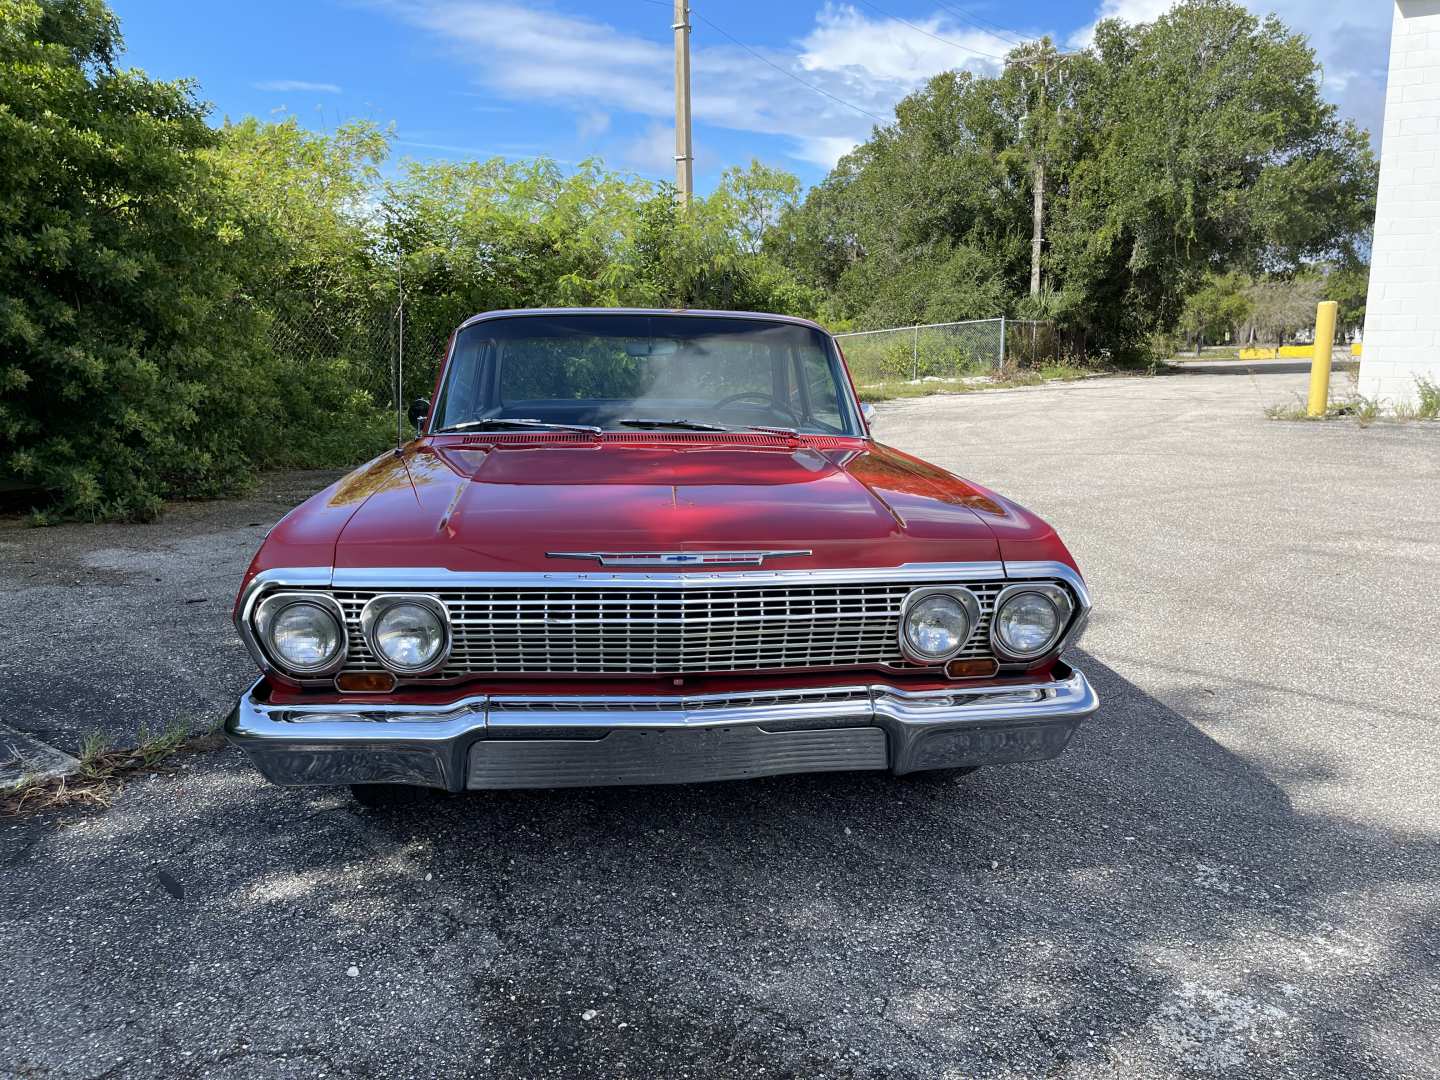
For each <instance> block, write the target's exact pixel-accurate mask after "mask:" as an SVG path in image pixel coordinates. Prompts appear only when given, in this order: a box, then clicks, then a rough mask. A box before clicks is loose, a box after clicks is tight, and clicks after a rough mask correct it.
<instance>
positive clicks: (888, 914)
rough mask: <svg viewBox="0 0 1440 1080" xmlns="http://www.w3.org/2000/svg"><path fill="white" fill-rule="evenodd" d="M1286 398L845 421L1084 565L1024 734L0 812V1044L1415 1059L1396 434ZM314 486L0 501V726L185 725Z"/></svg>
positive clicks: (1413, 888) (1408, 568)
mask: <svg viewBox="0 0 1440 1080" xmlns="http://www.w3.org/2000/svg"><path fill="white" fill-rule="evenodd" d="M1304 383H1305V379H1304V376H1303V374H1296V373H1288V372H1287V373H1283V374H1274V373H1255V374H1243V373H1237V374H1194V373H1191V374H1184V375H1170V376H1162V377H1157V378H1153V379H1101V380H1092V381H1087V382H1082V383H1076V384H1068V385H1062V386H1047V387H1040V388H1027V389H1019V390H1010V391H996V392H987V393H980V394H969V395H960V396H946V397H932V398H923V399H914V400H908V401H902V402H895V403H890V404H886V405H882V406H881V408H880V417H879V422H878V433H879V435H880V437H882V438H883V439H885V440H886V441H889V442H893V443H894V444H896V445H898V446H901V447H902V448H904V449H907V450H910V451H912V452H915V453H918V454H920V455H921V456H922V457H927V458H929V459H930V460H932V461H934V462H936V463H937V464H940V465H943V466H945V467H947V468H950V469H952V470H953V471H956V472H958V473H960V474H962V475H965V476H968V477H971V478H973V479H975V480H978V481H980V482H981V483H985V484H988V485H990V486H992V487H994V488H996V489H998V490H1000V491H1002V492H1005V493H1006V494H1008V495H1010V496H1011V497H1013V498H1015V499H1017V500H1019V501H1020V502H1022V503H1025V504H1026V505H1028V506H1030V507H1031V508H1032V509H1034V510H1035V511H1037V512H1038V513H1040V514H1042V515H1044V516H1046V517H1047V518H1049V519H1050V520H1051V521H1052V522H1053V523H1054V524H1055V525H1056V526H1057V527H1058V528H1059V529H1060V531H1061V533H1062V535H1063V536H1064V537H1065V538H1066V540H1067V542H1068V543H1069V544H1070V546H1071V549H1072V550H1073V552H1074V553H1075V555H1076V557H1077V559H1078V560H1079V562H1080V565H1081V567H1082V568H1083V570H1084V571H1085V573H1086V576H1087V579H1088V581H1089V583H1090V586H1091V588H1092V590H1093V592H1094V594H1095V600H1096V614H1095V619H1094V622H1093V625H1092V628H1091V630H1090V632H1089V634H1088V636H1087V637H1086V639H1085V641H1084V643H1083V647H1082V648H1081V649H1080V650H1078V651H1077V652H1075V653H1074V654H1073V655H1072V656H1071V658H1070V659H1071V661H1072V662H1073V663H1074V664H1075V665H1076V666H1078V667H1081V668H1082V669H1084V670H1085V671H1086V672H1087V673H1088V674H1089V675H1090V676H1091V678H1092V680H1093V681H1094V683H1095V684H1096V687H1097V689H1098V690H1099V692H1100V694H1101V695H1102V698H1103V702H1104V704H1103V706H1102V710H1101V712H1100V713H1099V714H1098V715H1097V716H1096V717H1095V718H1094V719H1092V720H1091V721H1089V722H1088V723H1087V724H1086V725H1085V726H1084V727H1083V728H1082V729H1081V731H1080V733H1079V734H1078V736H1077V737H1076V740H1075V742H1074V743H1073V744H1072V746H1071V748H1070V749H1069V750H1068V751H1067V752H1066V753H1065V754H1064V755H1063V756H1062V757H1060V758H1058V759H1056V760H1055V761H1052V762H1048V763H1043V764H1036V765H1027V766H1010V767H1003V768H991V769H983V770H981V771H980V772H978V773H976V774H974V775H973V776H971V777H968V778H965V779H963V780H958V781H956V780H949V779H947V780H941V781H933V780H926V779H913V778H912V779H895V778H892V777H889V776H882V775H871V774H857V775H825V776H817V777H809V778H807V777H801V778H784V779H776V780H766V781H755V782H743V783H732V784H717V785H707V786H694V787H679V788H652V789H602V790H596V791H575V790H568V791H561V792H522V793H503V794H485V795H475V796H465V797H457V798H443V799H437V801H436V802H435V803H433V804H431V805H428V806H425V807H422V808H420V809H417V810H414V811H411V812H406V813H399V814H396V813H389V814H377V813H374V812H370V811H366V810H363V809H361V808H360V807H358V806H357V805H356V804H355V803H353V802H352V801H351V800H350V798H349V796H348V794H347V793H345V792H343V791H285V790H280V789H276V788H273V787H270V786H268V785H266V784H265V783H264V782H263V781H261V780H260V779H259V778H258V776H257V775H256V774H255V773H254V772H253V771H251V770H250V769H249V768H248V767H247V766H246V765H245V764H244V762H243V761H242V760H241V759H240V758H239V756H238V755H237V754H236V753H234V752H233V751H228V750H227V751H222V752H218V753H212V754H207V755H201V756H196V757H191V758H187V759H185V760H184V761H183V763H182V764H181V766H180V767H179V769H178V771H176V772H174V773H173V774H162V775H154V776H151V777H146V778H142V779H140V780H138V781H137V782H135V783H132V784H131V785H130V786H129V787H128V788H127V789H126V790H125V791H124V792H123V794H122V795H121V796H120V798H119V799H118V800H117V801H116V802H115V804H114V805H113V806H112V807H111V808H110V809H109V810H107V811H104V812H96V813H78V812H66V813H55V814H50V815H45V816H41V817H33V818H25V819H18V820H8V821H0V1075H12V1076H17V1077H18V1076H24V1077H35V1076H44V1077H102V1076H104V1077H158V1076H163V1077H187V1076H197V1077H198V1076H206V1077H212V1076H213V1077H256V1076H265V1077H270V1076H279V1077H307V1078H309V1077H316V1076H357V1077H370V1076H384V1077H411V1076H413V1077H435V1076H461V1075H465V1076H469V1075H474V1076H495V1077H509V1076H524V1077H562V1076H563V1077H572V1076H573V1077H590V1076H599V1077H731V1076H745V1077H822V1076H824V1077H866V1078H869V1077H875V1078H879V1077H889V1078H897V1080H898V1078H921V1077H927V1078H928V1077H974V1076H984V1077H991V1076H993V1077H1039V1076H1048V1077H1087V1078H1088V1077H1155V1076H1171V1075H1174V1076H1227V1077H1247V1078H1248V1077H1261V1078H1265V1077H1330V1076H1335V1077H1380V1076H1384V1077H1437V1076H1440V1025H1437V1024H1436V1022H1435V1016H1436V1010H1437V1003H1440V795H1437V784H1436V776H1437V771H1440V770H1437V766H1440V706H1437V704H1436V700H1435V689H1434V679H1435V673H1436V672H1437V671H1440V602H1437V601H1440V586H1437V581H1440V497H1437V496H1440V425H1437V424H1433V423H1432V424H1408V425H1399V424H1384V423H1380V424H1375V425H1372V426H1370V427H1367V428H1361V427H1359V426H1357V425H1356V424H1355V423H1354V422H1353V421H1335V422H1327V423H1318V424H1306V423H1294V422H1277V421H1269V420H1266V419H1265V418H1264V415H1263V411H1262V409H1263V406H1264V405H1267V404H1274V403H1277V402H1281V401H1285V400H1287V399H1292V398H1293V397H1294V395H1295V394H1297V393H1299V392H1301V391H1303V389H1304ZM325 479H326V478H325V477H324V476H321V475H313V474H312V475H295V474H290V475H286V476H279V477H272V478H270V479H268V480H267V482H266V485H265V486H264V487H263V488H262V489H261V491H260V492H259V493H258V494H257V495H256V496H255V497H253V498H252V499H249V500H245V501H242V502H231V503H214V504H194V505H188V506H182V507H178V508H176V509H175V510H174V511H173V512H172V513H171V514H170V515H168V516H167V517H166V518H165V519H163V520H162V521H161V522H159V523H157V524H153V525H144V526H125V527H114V526H65V527H60V528H54V529H45V530H32V529H25V528H22V527H20V526H19V525H15V524H12V525H8V526H0V635H3V639H4V640H5V641H6V642H7V643H8V647H7V649H5V650H4V651H3V653H0V722H3V723H7V724H9V725H10V726H12V727H14V728H17V729H20V730H22V731H26V732H29V733H31V734H34V735H38V736H39V737H41V738H44V739H45V740H46V741H48V742H51V743H53V744H54V745H56V746H58V747H59V748H61V749H62V750H67V751H72V752H73V751H74V750H76V749H77V747H78V742H79V739H80V738H81V737H82V736H83V734H84V733H85V732H86V731H88V730H92V729H96V728H100V729H105V730H108V731H109V732H111V733H112V734H113V735H114V737H115V738H117V739H118V740H121V741H124V740H126V739H133V738H134V737H135V736H136V735H137V733H138V731H139V730H140V728H141V726H142V724H148V725H149V726H151V727H152V728H153V727H156V726H161V725H163V724H164V723H165V722H167V721H169V720H171V719H174V718H177V717H178V718H183V719H186V720H189V721H191V722H193V723H195V724H197V725H203V724H206V723H209V722H212V721H213V720H215V719H216V718H217V717H218V716H219V715H220V714H221V713H222V712H223V710H224V708H225V706H226V704H227V702H228V700H229V699H230V698H231V697H233V695H234V694H235V693H237V692H238V691H239V690H240V689H241V688H242V687H243V686H244V684H245V682H246V680H247V679H248V677H249V676H250V667H249V661H248V659H247V658H246V657H245V654H244V651H243V649H242V648H241V646H240V645H239V642H238V641H237V640H236V638H235V636H234V633H233V630H232V629H231V628H230V625H229V621H228V610H229V604H230V601H231V598H232V596H233V590H234V586H235V584H236V581H237V580H238V577H239V575H240V572H241V570H242V568H243V566H244V564H245V562H246V560H247V559H248V558H249V556H250V554H251V551H252V550H253V548H254V546H255V545H256V544H257V543H258V541H259V538H260V535H261V533H262V532H263V529H264V526H265V525H267V524H269V522H270V521H272V520H273V519H274V518H275V517H277V516H278V515H279V513H280V512H282V511H283V509H284V508H285V507H286V506H288V505H290V504H292V503H293V502H294V501H296V500H297V499H298V498H300V497H301V496H302V495H303V494H304V493H305V492H307V491H309V490H313V489H314V488H316V487H319V486H320V485H321V484H322V483H323V482H324V481H325Z"/></svg>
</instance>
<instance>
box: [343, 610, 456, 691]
mask: <svg viewBox="0 0 1440 1080" xmlns="http://www.w3.org/2000/svg"><path fill="white" fill-rule="evenodd" d="M360 625H361V628H362V629H363V630H364V632H365V641H366V643H367V644H369V646H370V649H371V651H372V652H373V653H374V654H375V655H376V657H377V658H378V659H379V660H380V662H381V663H382V664H384V665H385V666H386V667H388V668H389V669H390V670H391V671H394V672H398V673H399V674H402V675H423V674H426V673H428V672H431V671H434V670H435V669H436V668H438V667H439V666H440V665H441V664H442V663H444V662H445V657H446V654H448V652H449V651H450V623H449V618H448V616H447V615H446V611H445V605H444V604H442V603H440V601H439V600H437V599H435V598H434V597H433V596H377V597H375V598H374V599H373V600H371V601H370V602H369V603H368V604H366V605H365V610H364V611H363V612H361V613H360Z"/></svg>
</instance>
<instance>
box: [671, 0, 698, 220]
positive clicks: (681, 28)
mask: <svg viewBox="0 0 1440 1080" xmlns="http://www.w3.org/2000/svg"><path fill="white" fill-rule="evenodd" d="M672 29H673V30H674V31H675V190H676V192H677V195H678V198H679V199H680V202H681V203H682V204H684V205H685V206H689V205H690V196H691V195H692V194H693V193H694V191H695V147H694V142H693V141H692V137H691V134H690V5H689V3H688V0H675V23H674V25H673V27H672Z"/></svg>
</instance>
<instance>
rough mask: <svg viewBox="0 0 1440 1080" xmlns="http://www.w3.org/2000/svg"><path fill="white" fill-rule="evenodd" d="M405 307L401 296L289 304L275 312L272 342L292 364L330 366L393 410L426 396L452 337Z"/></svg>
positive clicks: (370, 396)
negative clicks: (358, 301)
mask: <svg viewBox="0 0 1440 1080" xmlns="http://www.w3.org/2000/svg"><path fill="white" fill-rule="evenodd" d="M407 308H408V305H407V304H406V303H405V301H404V300H401V299H390V300H383V301H376V302H374V303H367V304H355V305H349V306H346V307H344V308H325V307H314V308H303V307H292V308H289V309H287V310H284V311H282V312H280V313H278V314H277V315H276V316H275V317H274V319H273V321H272V323H271V326H270V334H269V342H270V347H271V349H273V350H274V352H275V354H276V355H277V356H279V357H280V358H281V360H282V361H284V362H286V363H289V364H293V365H295V366H296V367H303V368H306V369H311V370H313V369H314V368H315V367H317V366H321V365H324V366H327V367H329V368H331V369H332V370H333V371H334V373H335V374H336V376H337V377H338V378H340V379H343V380H344V381H345V383H346V385H347V386H349V387H350V388H351V389H353V390H355V391H357V392H360V393H363V394H365V395H366V396H367V397H369V399H370V400H371V402H372V403H373V404H374V405H375V406H377V407H379V408H385V409H393V408H395V407H396V403H397V402H400V403H404V404H408V403H409V402H410V401H412V400H414V399H415V398H417V397H428V396H429V394H430V392H431V390H432V389H433V387H434V385H435V377H436V375H437V373H438V372H439V368H440V362H441V360H442V359H443V357H444V352H445V346H446V344H447V343H448V341H449V336H450V331H449V330H448V329H444V330H436V329H435V328H434V327H433V326H427V325H425V324H423V323H418V324H417V321H416V320H414V319H413V318H412V316H411V313H410V311H409V310H407Z"/></svg>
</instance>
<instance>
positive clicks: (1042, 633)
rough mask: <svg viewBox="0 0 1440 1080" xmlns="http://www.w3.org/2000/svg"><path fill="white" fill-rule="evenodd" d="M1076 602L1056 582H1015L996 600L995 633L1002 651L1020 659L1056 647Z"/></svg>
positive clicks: (1035, 655) (996, 642)
mask: <svg viewBox="0 0 1440 1080" xmlns="http://www.w3.org/2000/svg"><path fill="white" fill-rule="evenodd" d="M1073 609H1074V605H1073V603H1072V602H1071V600H1070V596H1069V594H1068V593H1067V592H1065V590H1064V589H1062V588H1060V587H1059V586H1056V585H1012V586H1010V587H1009V588H1007V589H1005V590H1004V591H1002V592H1001V593H1000V595H999V596H998V597H996V600H995V620H994V635H995V644H996V646H997V647H998V648H999V651H1000V652H1002V653H1004V654H1005V655H1007V656H1012V657H1015V658H1016V659H1019V660H1029V659H1033V658H1034V657H1037V656H1042V655H1044V654H1045V653H1046V652H1048V651H1049V650H1050V649H1052V648H1054V647H1055V644H1056V642H1057V641H1058V640H1059V638H1060V632H1061V631H1062V630H1064V629H1065V623H1066V622H1067V621H1068V620H1069V618H1070V612H1071V611H1072V610H1073Z"/></svg>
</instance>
